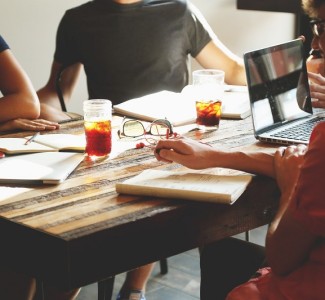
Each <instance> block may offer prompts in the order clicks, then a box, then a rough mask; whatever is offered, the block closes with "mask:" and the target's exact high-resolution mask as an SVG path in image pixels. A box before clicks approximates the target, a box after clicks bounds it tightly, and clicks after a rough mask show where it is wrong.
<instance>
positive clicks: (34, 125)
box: [0, 118, 60, 131]
mask: <svg viewBox="0 0 325 300" xmlns="http://www.w3.org/2000/svg"><path fill="white" fill-rule="evenodd" d="M59 127H60V125H59V124H58V123H56V122H51V121H47V120H43V119H36V120H29V119H20V118H19V119H14V120H10V121H7V122H4V123H2V124H1V125H0V131H9V130H16V129H20V130H31V131H44V130H55V129H58V128H59Z"/></svg>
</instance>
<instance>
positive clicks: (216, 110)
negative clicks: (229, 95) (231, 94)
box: [192, 69, 225, 130]
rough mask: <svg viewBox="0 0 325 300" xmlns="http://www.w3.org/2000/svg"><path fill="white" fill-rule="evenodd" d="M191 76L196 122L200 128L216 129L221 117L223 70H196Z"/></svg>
mask: <svg viewBox="0 0 325 300" xmlns="http://www.w3.org/2000/svg"><path fill="white" fill-rule="evenodd" d="M192 76H193V98H194V99H195V108H196V124H197V125H198V127H199V129H202V130H216V129H218V128H219V123H220V118H221V104H222V97H223V91H224V79H225V72H224V71H222V70H214V69H203V70H196V71H194V72H193V74H192Z"/></svg>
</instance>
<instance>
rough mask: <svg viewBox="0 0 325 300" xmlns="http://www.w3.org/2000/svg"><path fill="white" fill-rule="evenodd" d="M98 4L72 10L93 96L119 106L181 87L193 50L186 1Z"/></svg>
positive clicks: (77, 45)
mask: <svg viewBox="0 0 325 300" xmlns="http://www.w3.org/2000/svg"><path fill="white" fill-rule="evenodd" d="M95 2H96V1H95ZM95 2H94V3H92V5H89V4H88V5H89V6H88V7H86V6H85V7H84V8H83V9H79V10H72V11H71V12H70V20H71V21H70V24H73V26H74V28H73V32H74V37H73V39H74V40H73V43H74V45H75V52H76V56H77V57H78V60H79V61H80V62H82V63H83V64H84V67H85V71H86V74H87V81H88V89H89V96H90V98H101V97H107V96H109V98H110V100H112V101H113V102H114V104H116V103H119V102H122V101H124V100H127V99H130V98H135V97H139V96H142V95H144V94H149V93H153V92H156V91H159V90H171V91H181V89H182V88H183V87H184V86H185V85H186V84H187V83H188V66H187V63H188V54H189V53H190V52H191V49H190V48H191V43H190V41H189V36H188V33H187V27H186V26H187V24H186V22H187V20H186V12H187V10H186V5H185V3H183V2H182V1H165V2H163V1H160V2H159V4H155V5H146V4H145V3H144V4H143V5H135V6H132V5H131V6H123V7H121V6H119V5H116V4H112V3H110V5H106V4H107V2H105V1H98V0H97V2H98V4H97V5H94V4H95Z"/></svg>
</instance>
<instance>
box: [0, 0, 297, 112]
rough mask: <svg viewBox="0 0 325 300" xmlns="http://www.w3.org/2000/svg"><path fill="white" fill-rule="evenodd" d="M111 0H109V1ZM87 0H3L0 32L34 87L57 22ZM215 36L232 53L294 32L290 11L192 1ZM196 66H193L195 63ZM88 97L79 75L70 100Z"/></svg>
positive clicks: (48, 58) (221, 0)
mask: <svg viewBox="0 0 325 300" xmlns="http://www.w3.org/2000/svg"><path fill="white" fill-rule="evenodd" d="M108 1H109V0H108ZM85 2H87V0H1V2H0V12H1V18H0V28H1V30H0V34H1V35H2V36H3V37H4V38H5V39H6V40H7V42H8V43H9V45H10V47H11V49H12V50H13V52H14V54H15V56H16V57H17V58H18V60H19V61H20V63H21V65H22V66H23V68H24V69H25V70H26V72H27V73H28V74H29V76H30V78H31V79H32V82H33V84H34V86H35V88H36V89H39V88H40V87H42V86H43V85H44V84H45V82H46V81H47V79H48V76H49V72H50V66H51V62H52V59H53V53H54V46H55V34H56V29H57V25H58V23H59V21H60V19H61V17H62V15H63V13H64V11H65V10H66V9H68V8H70V7H74V6H77V5H79V4H82V3H85ZM192 2H193V3H194V4H195V5H196V6H197V7H198V8H199V9H200V10H201V12H202V13H203V15H204V16H205V17H206V19H207V20H208V22H209V23H210V25H211V27H212V28H213V29H214V31H215V33H216V34H217V35H218V37H219V38H220V39H221V40H222V41H223V42H224V43H225V45H226V46H227V47H228V48H229V49H231V50H232V51H233V52H234V53H235V54H237V55H239V56H242V54H243V53H244V52H246V51H249V50H253V49H256V48H260V47H264V46H268V45H272V44H276V43H280V42H284V41H287V40H289V39H292V38H293V37H294V16H293V15H292V14H287V13H273V12H257V11H246V10H237V9H236V0H192ZM197 67H198V66H197V65H194V68H197ZM86 98H87V90H86V82H85V76H84V75H83V76H82V78H81V80H80V81H79V83H78V86H77V89H76V91H75V92H74V95H73V101H72V103H71V104H69V105H68V108H69V109H70V110H71V111H76V112H81V103H82V100H84V99H86Z"/></svg>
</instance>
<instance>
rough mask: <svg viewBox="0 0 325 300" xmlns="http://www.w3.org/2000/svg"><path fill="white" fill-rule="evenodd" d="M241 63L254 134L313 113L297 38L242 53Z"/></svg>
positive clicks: (300, 46)
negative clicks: (242, 59) (243, 64)
mask: <svg viewBox="0 0 325 300" xmlns="http://www.w3.org/2000/svg"><path fill="white" fill-rule="evenodd" d="M244 62H245V68H246V77H247V85H248V91H249V98H250V102H251V111H252V118H253V125H254V129H255V132H256V133H257V134H260V133H263V132H265V131H268V130H271V129H273V128H276V127H278V126H279V125H282V124H284V123H288V122H290V121H294V120H297V119H299V118H303V117H306V116H309V115H311V114H312V106H311V98H310V92H309V84H308V76H307V69H306V62H305V59H304V49H303V42H302V41H301V40H300V39H297V40H293V41H290V42H287V43H284V44H280V45H276V46H272V47H268V48H264V49H259V50H255V51H252V52H248V53H245V54H244Z"/></svg>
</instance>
